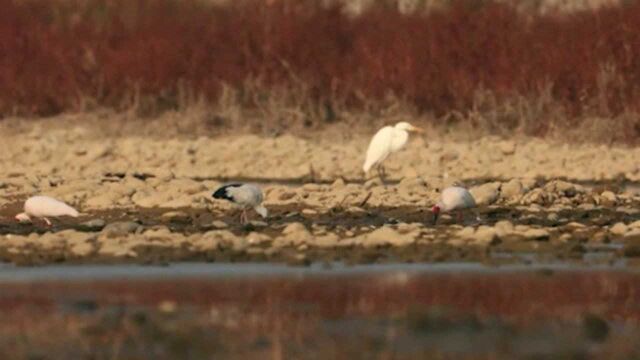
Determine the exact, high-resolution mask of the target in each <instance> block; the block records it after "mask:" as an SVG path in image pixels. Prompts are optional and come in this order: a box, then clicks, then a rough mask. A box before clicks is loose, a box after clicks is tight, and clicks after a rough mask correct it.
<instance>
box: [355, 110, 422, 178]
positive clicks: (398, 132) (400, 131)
mask: <svg viewBox="0 0 640 360" xmlns="http://www.w3.org/2000/svg"><path fill="white" fill-rule="evenodd" d="M409 132H418V133H421V132H423V130H422V129H421V128H419V127H416V126H413V125H411V124H409V123H408V122H404V121H402V122H399V123H397V124H396V125H395V126H385V127H383V128H382V129H380V130H378V132H377V133H376V134H375V135H373V138H371V142H370V143H369V148H368V149H367V158H366V159H365V161H364V165H363V166H362V170H364V172H365V174H367V173H368V172H369V170H370V169H371V168H372V167H373V166H376V169H377V171H378V175H379V176H380V178H382V177H383V174H384V168H383V167H382V162H383V161H384V160H385V159H386V158H387V157H388V156H389V155H391V153H394V152H396V151H398V150H400V149H402V148H403V147H404V146H405V145H406V144H407V141H408V140H409Z"/></svg>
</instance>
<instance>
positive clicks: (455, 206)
mask: <svg viewBox="0 0 640 360" xmlns="http://www.w3.org/2000/svg"><path fill="white" fill-rule="evenodd" d="M474 207H476V200H475V199H474V198H473V195H471V193H470V192H469V190H467V189H465V188H463V187H459V186H451V187H448V188H446V189H444V190H442V193H441V194H440V201H439V202H438V203H437V204H436V205H434V206H433V208H432V209H431V212H433V223H434V224H435V223H436V222H437V221H438V215H439V214H440V212H450V211H456V212H457V214H458V222H462V215H463V214H462V212H463V211H464V210H466V209H471V208H474Z"/></svg>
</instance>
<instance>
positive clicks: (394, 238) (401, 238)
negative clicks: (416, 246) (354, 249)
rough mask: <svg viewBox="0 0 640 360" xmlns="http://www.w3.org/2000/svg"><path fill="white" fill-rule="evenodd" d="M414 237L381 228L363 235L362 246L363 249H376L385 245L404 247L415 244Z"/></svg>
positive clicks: (388, 228)
mask: <svg viewBox="0 0 640 360" xmlns="http://www.w3.org/2000/svg"><path fill="white" fill-rule="evenodd" d="M415 238H416V235H415V234H413V233H411V234H401V233H399V232H398V231H396V230H394V229H393V228H391V227H389V226H383V227H381V228H379V229H376V230H374V231H372V232H370V233H368V234H365V235H364V238H363V239H362V244H363V245H364V246H365V247H378V246H385V245H392V246H406V245H410V244H413V243H414V242H415V240H416V239H415Z"/></svg>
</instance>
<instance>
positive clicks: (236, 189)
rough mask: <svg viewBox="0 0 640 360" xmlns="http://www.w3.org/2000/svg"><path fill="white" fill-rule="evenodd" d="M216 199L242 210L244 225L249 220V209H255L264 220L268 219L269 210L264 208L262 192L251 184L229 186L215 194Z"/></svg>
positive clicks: (241, 220)
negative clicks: (223, 200)
mask: <svg viewBox="0 0 640 360" xmlns="http://www.w3.org/2000/svg"><path fill="white" fill-rule="evenodd" d="M213 197H214V198H215V199H225V200H229V201H231V202H232V203H234V204H236V205H238V206H240V207H241V208H242V214H241V215H240V222H242V223H243V224H245V223H247V221H248V220H249V219H248V217H247V209H249V208H253V209H254V210H255V211H256V212H257V213H258V214H260V216H262V217H263V218H266V217H267V213H268V212H267V209H266V208H265V207H264V206H262V205H261V204H262V199H263V196H262V190H260V188H259V187H257V186H255V185H251V184H228V185H225V186H223V187H221V188H219V189H218V190H216V191H215V192H214V193H213Z"/></svg>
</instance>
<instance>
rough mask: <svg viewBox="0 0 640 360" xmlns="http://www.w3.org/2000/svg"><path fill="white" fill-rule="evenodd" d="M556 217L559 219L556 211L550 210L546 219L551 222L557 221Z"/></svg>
mask: <svg viewBox="0 0 640 360" xmlns="http://www.w3.org/2000/svg"><path fill="white" fill-rule="evenodd" d="M558 219H560V217H559V216H558V214H557V213H554V212H552V213H549V214H548V215H547V220H549V221H550V222H552V223H557V222H558Z"/></svg>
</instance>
